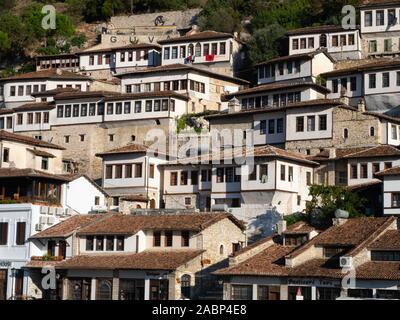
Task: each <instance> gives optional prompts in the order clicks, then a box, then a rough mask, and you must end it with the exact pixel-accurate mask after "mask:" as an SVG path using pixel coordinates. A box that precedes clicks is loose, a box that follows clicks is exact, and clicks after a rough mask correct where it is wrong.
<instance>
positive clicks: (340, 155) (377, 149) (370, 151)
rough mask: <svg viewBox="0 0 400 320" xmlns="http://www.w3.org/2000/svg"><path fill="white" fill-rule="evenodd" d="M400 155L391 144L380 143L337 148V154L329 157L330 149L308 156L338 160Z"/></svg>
mask: <svg viewBox="0 0 400 320" xmlns="http://www.w3.org/2000/svg"><path fill="white" fill-rule="evenodd" d="M398 155H400V150H399V149H397V148H396V147H393V146H390V145H378V146H371V147H355V148H351V147H350V148H337V149H336V156H335V157H334V158H330V157H329V150H328V149H325V150H323V151H322V152H320V153H318V154H317V155H315V156H309V157H307V158H308V159H310V160H314V161H324V160H337V159H355V158H373V157H394V156H398Z"/></svg>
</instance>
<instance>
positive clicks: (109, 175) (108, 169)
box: [106, 165, 113, 179]
mask: <svg viewBox="0 0 400 320" xmlns="http://www.w3.org/2000/svg"><path fill="white" fill-rule="evenodd" d="M112 173H113V166H112V165H107V166H106V179H112V177H113V176H112V175H113V174H112Z"/></svg>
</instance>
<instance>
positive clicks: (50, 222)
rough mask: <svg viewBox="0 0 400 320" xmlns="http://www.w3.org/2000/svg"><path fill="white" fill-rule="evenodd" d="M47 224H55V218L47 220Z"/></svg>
mask: <svg viewBox="0 0 400 320" xmlns="http://www.w3.org/2000/svg"><path fill="white" fill-rule="evenodd" d="M47 224H49V225H53V224H54V217H48V218H47Z"/></svg>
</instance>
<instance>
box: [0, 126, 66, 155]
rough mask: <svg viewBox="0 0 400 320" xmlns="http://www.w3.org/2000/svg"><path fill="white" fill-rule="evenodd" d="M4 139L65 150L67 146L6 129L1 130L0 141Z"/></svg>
mask: <svg viewBox="0 0 400 320" xmlns="http://www.w3.org/2000/svg"><path fill="white" fill-rule="evenodd" d="M2 140H5V141H14V142H20V143H25V144H28V145H31V146H36V147H43V148H49V149H58V150H65V148H63V147H61V146H58V145H56V144H53V143H50V142H46V141H43V140H39V139H34V138H31V137H28V136H24V135H21V134H16V133H11V132H7V131H4V130H0V141H2Z"/></svg>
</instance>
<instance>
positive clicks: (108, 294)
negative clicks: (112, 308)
mask: <svg viewBox="0 0 400 320" xmlns="http://www.w3.org/2000/svg"><path fill="white" fill-rule="evenodd" d="M111 299H112V282H111V280H105V279H102V280H98V284H97V295H96V300H111Z"/></svg>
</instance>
